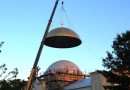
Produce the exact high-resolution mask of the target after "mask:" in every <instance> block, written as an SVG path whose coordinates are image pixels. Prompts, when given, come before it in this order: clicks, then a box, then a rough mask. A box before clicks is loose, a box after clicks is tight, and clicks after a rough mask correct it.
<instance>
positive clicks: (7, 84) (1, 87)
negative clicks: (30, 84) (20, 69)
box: [0, 79, 27, 90]
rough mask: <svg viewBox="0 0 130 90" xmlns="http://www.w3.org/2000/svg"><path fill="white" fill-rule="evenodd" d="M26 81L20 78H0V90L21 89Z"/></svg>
mask: <svg viewBox="0 0 130 90" xmlns="http://www.w3.org/2000/svg"><path fill="white" fill-rule="evenodd" d="M26 83H27V82H26V81H24V80H20V79H13V80H1V81H0V90H21V89H22V88H23V87H24V86H25V85H26Z"/></svg>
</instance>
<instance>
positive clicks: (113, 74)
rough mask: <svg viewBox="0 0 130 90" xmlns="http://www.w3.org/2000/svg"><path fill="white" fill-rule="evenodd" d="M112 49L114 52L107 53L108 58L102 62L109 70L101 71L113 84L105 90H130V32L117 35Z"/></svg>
mask: <svg viewBox="0 0 130 90" xmlns="http://www.w3.org/2000/svg"><path fill="white" fill-rule="evenodd" d="M112 48H113V51H112V52H111V53H110V52H108V51H107V57H106V58H104V59H103V60H102V61H103V66H104V67H105V68H106V69H107V70H103V71H99V72H100V73H102V74H103V76H105V77H106V79H107V81H108V82H110V83H111V85H110V86H105V88H107V89H110V90H111V89H112V90H130V31H126V33H122V34H121V35H119V34H117V37H116V38H115V40H114V41H113V45H112Z"/></svg>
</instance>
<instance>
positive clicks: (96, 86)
mask: <svg viewBox="0 0 130 90" xmlns="http://www.w3.org/2000/svg"><path fill="white" fill-rule="evenodd" d="M93 90H99V83H98V81H97V80H94V82H93Z"/></svg>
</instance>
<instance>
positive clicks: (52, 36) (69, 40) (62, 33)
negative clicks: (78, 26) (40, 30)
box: [45, 27, 81, 48]
mask: <svg viewBox="0 0 130 90" xmlns="http://www.w3.org/2000/svg"><path fill="white" fill-rule="evenodd" d="M80 44H81V40H80V38H79V36H78V35H77V34H76V33H75V32H74V31H72V30H71V29H68V28H65V27H59V28H55V29H53V30H51V31H50V32H49V33H48V35H47V38H46V40H45V45H47V46H50V47H55V48H71V47H76V46H78V45H80Z"/></svg>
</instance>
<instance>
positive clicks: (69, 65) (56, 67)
mask: <svg viewBox="0 0 130 90" xmlns="http://www.w3.org/2000/svg"><path fill="white" fill-rule="evenodd" d="M66 70H67V72H68V73H74V72H75V73H77V72H81V71H80V69H79V67H78V66H77V65H76V64H74V63H73V62H70V61H67V60H60V61H56V62H54V63H53V64H51V65H50V66H49V67H48V69H47V70H46V72H51V73H55V72H56V71H61V72H64V71H66Z"/></svg>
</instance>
